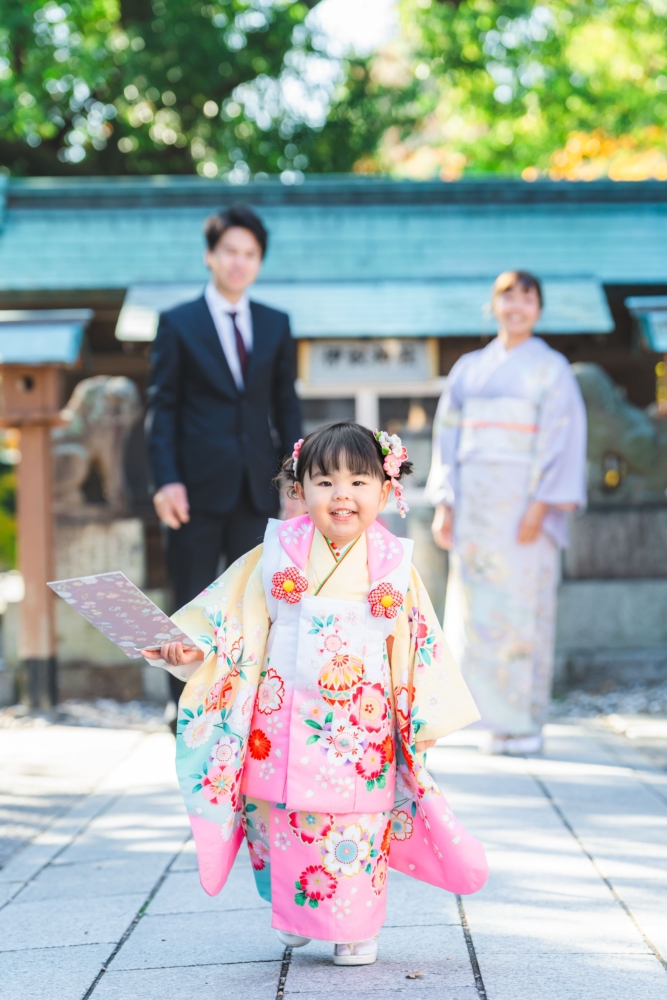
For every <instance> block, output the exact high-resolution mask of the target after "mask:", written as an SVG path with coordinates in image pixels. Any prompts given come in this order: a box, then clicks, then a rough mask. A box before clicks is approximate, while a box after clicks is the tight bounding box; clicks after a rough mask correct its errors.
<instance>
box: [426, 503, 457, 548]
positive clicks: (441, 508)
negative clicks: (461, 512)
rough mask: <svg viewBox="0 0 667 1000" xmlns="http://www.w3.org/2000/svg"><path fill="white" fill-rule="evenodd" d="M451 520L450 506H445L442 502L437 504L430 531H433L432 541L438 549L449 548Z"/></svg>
mask: <svg viewBox="0 0 667 1000" xmlns="http://www.w3.org/2000/svg"><path fill="white" fill-rule="evenodd" d="M453 521H454V517H453V514H452V508H451V507H446V506H445V504H443V503H440V504H438V506H437V507H436V508H435V514H434V515H433V524H432V525H431V531H432V533H433V541H434V542H435V544H436V545H437V546H438V548H439V549H447V550H448V551H449V549H451V547H452V524H453Z"/></svg>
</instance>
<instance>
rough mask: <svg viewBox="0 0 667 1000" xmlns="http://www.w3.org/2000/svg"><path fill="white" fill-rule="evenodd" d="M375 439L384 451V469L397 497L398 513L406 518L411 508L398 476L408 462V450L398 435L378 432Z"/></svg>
mask: <svg viewBox="0 0 667 1000" xmlns="http://www.w3.org/2000/svg"><path fill="white" fill-rule="evenodd" d="M375 439H376V441H377V442H378V444H379V445H380V448H381V449H382V454H383V456H384V462H383V463H382V468H383V469H384V471H385V472H386V473H387V475H388V476H389V478H390V479H391V485H392V487H393V490H394V496H395V497H396V506H397V507H398V513H399V514H400V515H401V517H405V515H406V514H407V512H408V511H409V510H410V508H409V507H408V505H407V503H406V502H405V500H404V499H403V487H402V486H401V484H400V482H399V481H398V479H397V478H396V476H400V474H401V466H402V465H403V462H405V461H407V458H408V450H407V448H404V447H403V442H402V441H401V439H400V437H399V436H398V434H387V432H386V431H377V430H376V431H375Z"/></svg>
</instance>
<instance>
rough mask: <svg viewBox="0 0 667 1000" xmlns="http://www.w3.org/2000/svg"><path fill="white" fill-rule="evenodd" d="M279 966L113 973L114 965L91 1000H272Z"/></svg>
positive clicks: (224, 966)
mask: <svg viewBox="0 0 667 1000" xmlns="http://www.w3.org/2000/svg"><path fill="white" fill-rule="evenodd" d="M280 968H281V963H280V962H248V963H247V964H239V965H201V966H194V967H193V968H189V969H187V972H184V971H183V969H181V968H167V969H150V970H147V971H144V970H138V969H132V970H128V971H124V972H117V971H115V963H114V964H113V965H112V966H110V969H109V971H108V972H106V973H105V974H104V976H103V977H102V978H101V979H100V982H99V984H98V985H97V987H96V988H95V990H94V992H93V994H92V997H93V1000H170V998H172V997H196V998H197V1000H235V998H237V997H238V998H242V1000H274V998H275V995H276V990H277V988H278V980H279V979H280Z"/></svg>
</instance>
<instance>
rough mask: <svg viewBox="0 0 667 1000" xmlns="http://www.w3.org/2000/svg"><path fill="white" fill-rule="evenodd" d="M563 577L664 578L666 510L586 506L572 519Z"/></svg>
mask: <svg viewBox="0 0 667 1000" xmlns="http://www.w3.org/2000/svg"><path fill="white" fill-rule="evenodd" d="M563 578H564V579H569V580H613V579H616V580H631V579H642V580H647V579H667V506H645V507H616V508H614V507H609V508H607V509H604V508H592V509H591V510H588V511H586V513H585V514H583V515H582V516H579V517H573V518H572V521H571V524H570V547H569V549H567V550H566V551H565V553H564V555H563Z"/></svg>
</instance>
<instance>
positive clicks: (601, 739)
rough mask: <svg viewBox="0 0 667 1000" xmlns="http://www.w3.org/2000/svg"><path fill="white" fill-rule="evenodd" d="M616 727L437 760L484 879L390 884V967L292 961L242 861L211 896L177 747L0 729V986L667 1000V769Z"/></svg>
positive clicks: (298, 954) (166, 994)
mask: <svg viewBox="0 0 667 1000" xmlns="http://www.w3.org/2000/svg"><path fill="white" fill-rule="evenodd" d="M615 728H616V731H614V729H613V728H611V727H605V726H603V725H602V724H596V723H591V722H586V723H575V722H571V721H568V722H565V723H563V722H561V723H555V724H553V725H551V726H550V727H549V729H548V740H547V752H546V753H545V754H544V756H541V757H535V758H531V759H509V758H490V757H485V756H482V755H481V754H479V753H478V752H477V750H476V748H475V747H474V746H473V745H472V744H473V743H474V736H472V735H471V736H468V735H466V734H461V736H460V737H459V738H458V742H457V741H456V740H452V741H449V742H448V743H447V745H445V746H442V747H437V748H435V749H434V750H432V751H430V753H429V766H430V768H431V770H432V772H434V773H435V774H436V775H437V776H438V778H439V780H440V782H441V784H442V786H443V788H444V789H445V790H446V792H447V794H448V796H449V798H450V800H451V802H452V804H453V806H454V808H455V809H456V811H457V812H458V813H459V815H460V816H461V818H462V819H463V821H464V822H465V823H466V824H467V825H468V826H469V827H470V829H472V830H473V831H474V832H475V833H476V834H477V835H478V836H479V837H480V838H481V839H482V840H483V842H484V843H485V845H486V847H487V851H488V855H489V861H490V865H491V877H490V879H489V882H488V885H487V887H486V888H485V889H484V890H483V891H482V892H481V893H479V894H478V895H477V896H474V897H467V898H464V899H463V901H462V902H459V901H457V899H456V898H455V897H453V896H450V895H448V894H447V893H444V892H441V891H440V890H436V889H433V888H431V887H429V886H425V885H422V884H420V883H418V882H415V881H414V880H412V879H408V878H406V877H404V876H401V875H397V874H396V873H392V878H391V884H390V903H389V915H388V920H387V924H386V926H385V928H384V930H383V932H382V936H381V939H380V959H379V961H378V963H377V964H376V965H375V966H372V967H369V968H360V969H345V968H343V969H339V968H335V967H333V966H332V965H331V962H330V946H329V945H322V944H317V943H316V942H313V943H312V944H311V945H310V946H308V947H307V948H305V949H303V950H301V951H295V952H294V953H293V954H291V955H290V954H289V953H285V951H284V949H283V948H282V947H280V946H279V945H278V942H277V940H276V938H275V937H274V934H273V932H272V931H271V929H270V910H269V908H268V906H267V905H266V904H265V903H263V902H262V901H261V900H260V899H259V897H258V896H257V894H256V892H255V890H254V886H253V881H252V872H251V870H250V866H249V863H248V861H247V854H246V852H245V850H243V851H242V855H241V856H240V859H239V862H238V863H237V865H236V867H235V869H234V871H233V872H232V876H231V878H230V880H229V882H228V884H227V886H226V887H225V889H224V890H223V892H222V893H221V895H220V896H219V897H217V898H215V899H211V898H209V897H208V896H206V894H205V893H204V892H203V890H202V889H201V888H200V887H199V884H198V879H197V875H196V865H195V857H194V853H193V850H192V842H191V841H190V840H189V829H188V826H187V822H186V820H185V816H184V813H183V808H182V804H181V801H180V797H179V795H178V791H177V788H176V783H175V778H174V768H173V741H172V739H171V737H170V736H169V735H168V734H166V733H153V734H145V733H141V732H136V731H135V732H119V731H115V730H96V729H76V728H68V727H58V726H53V727H45V728H43V729H38V728H30V729H28V728H25V729H17V730H4V731H0V863H3V862H4V865H3V867H2V868H1V869H0V995H1V996H2V998H3V1000H33V998H34V1000H37V998H39V1000H82V998H85V1000H88V998H93V1000H158V998H159V1000H172V998H173V1000H176V998H179V1000H180V998H181V997H183V996H185V997H188V998H189V997H196V998H197V1000H228V998H229V1000H236V998H237V997H242V998H243V1000H273V998H274V997H277V996H279V995H280V991H281V990H283V995H284V997H286V998H294V1000H315V998H317V1000H327V998H328V997H331V1000H333V997H334V996H335V997H336V998H337V1000H339V998H341V997H342V998H345V997H346V996H350V997H351V996H353V995H354V996H355V1000H366V998H368V1000H370V998H377V1000H380V998H382V1000H404V998H408V997H409V998H411V1000H445V998H446V1000H478V998H480V997H488V998H489V1000H537V998H539V1000H552V998H553V1000H556V998H557V1000H598V998H600V1000H602V998H605V1000H607V998H609V997H621V998H625V997H642V1000H665V998H666V997H667V773H665V771H664V770H663V769H662V768H661V766H660V761H661V760H662V758H660V756H659V755H658V756H657V757H656V755H655V753H652V754H651V756H647V755H646V754H645V750H644V749H639V750H638V749H636V748H635V747H634V745H633V742H632V739H630V738H629V737H628V736H627V735H621V734H620V732H619V728H622V727H619V726H618V725H617V726H616V727H615ZM653 749H654V748H653ZM413 971H418V972H421V973H422V976H421V977H420V978H417V979H407V978H406V976H407V974H408V973H410V972H413Z"/></svg>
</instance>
